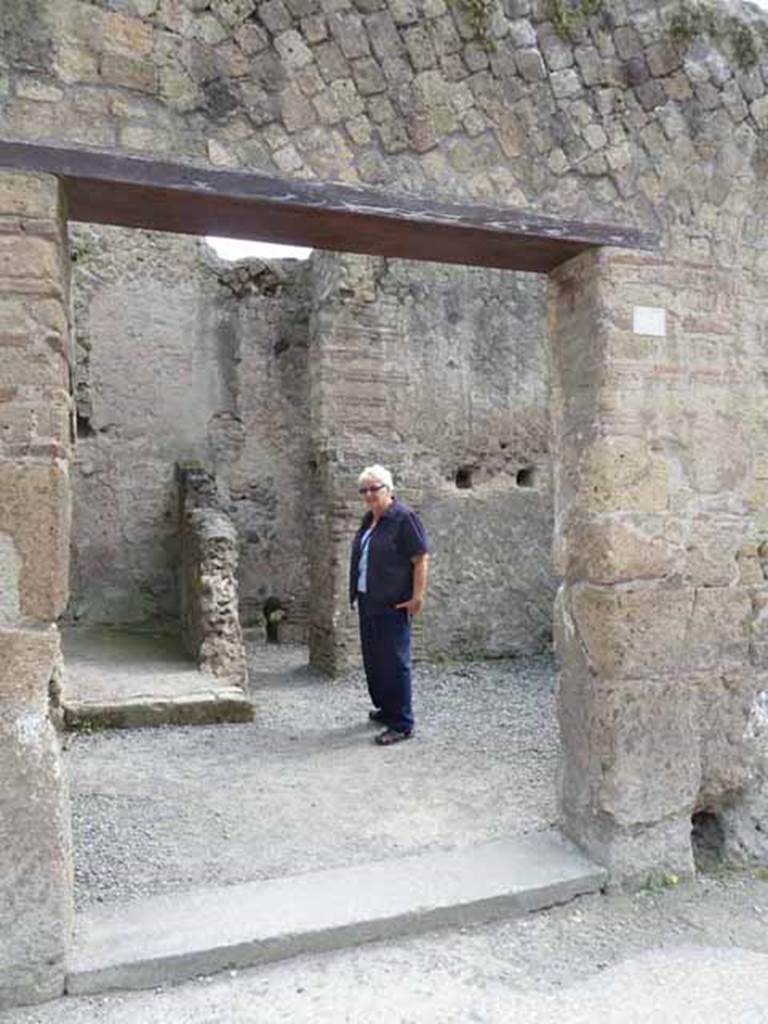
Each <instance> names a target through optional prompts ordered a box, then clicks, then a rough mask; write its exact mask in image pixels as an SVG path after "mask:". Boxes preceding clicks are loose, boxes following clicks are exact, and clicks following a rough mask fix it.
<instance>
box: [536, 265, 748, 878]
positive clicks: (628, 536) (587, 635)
mask: <svg viewBox="0 0 768 1024" xmlns="http://www.w3.org/2000/svg"><path fill="white" fill-rule="evenodd" d="M764 287H765V282H764V281H762V280H759V279H755V278H753V277H751V276H748V275H736V274H733V273H731V272H728V271H723V270H719V269H716V268H712V267H711V266H708V265H706V264H702V263H693V262H688V263H685V262H679V263H673V262H670V261H667V260H664V259H661V258H651V257H643V256H638V255H637V254H634V253H629V252H621V251H619V250H615V251H602V252H600V253H598V254H595V255H588V256H584V257H579V258H578V259H577V260H574V261H572V262H570V263H568V264H566V265H565V266H564V267H562V268H560V269H559V270H558V271H557V272H556V273H555V274H554V275H553V288H552V292H553V296H552V302H553V306H552V319H553V328H554V360H555V368H556V372H555V389H554V390H555V424H556V426H555V430H556V434H557V436H558V441H559V445H558V451H559V455H560V459H559V462H558V467H557V472H556V487H557V504H558V518H557V533H556V540H555V549H556V557H557V562H558V568H559V570H560V572H561V573H562V575H563V580H564V582H563V584H562V586H561V589H560V593H559V596H558V602H557V611H556V616H555V619H556V630H557V634H558V648H559V652H560V657H561V661H562V667H561V680H560V691H559V718H560V728H561V732H562V735H563V756H564V770H563V780H562V786H561V793H560V796H561V814H562V818H563V822H564V823H565V826H566V829H567V830H568V831H569V832H570V833H571V834H572V835H573V836H574V837H575V838H576V839H578V840H579V841H580V842H583V843H584V844H585V845H586V846H587V847H588V848H589V849H591V850H593V851H594V852H595V853H596V854H597V855H598V856H599V858H600V859H601V860H602V861H603V862H604V863H606V864H607V865H608V866H609V867H610V869H611V873H612V875H613V876H614V877H618V878H628V877H637V878H642V877H643V875H644V873H646V872H647V873H653V872H662V871H664V870H667V871H671V872H674V873H681V874H689V873H690V872H691V871H692V868H693V864H692V859H691V843H690V832H691V816H692V814H693V813H694V812H696V811H702V810H705V811H709V812H712V813H716V814H717V815H718V817H719V819H720V822H721V824H722V825H723V827H724V832H725V842H726V847H727V849H728V851H729V852H730V853H731V854H732V855H734V856H735V857H736V858H738V859H744V858H747V859H749V858H753V857H757V858H759V859H763V860H764V859H765V858H766V857H767V856H768V840H766V833H765V830H764V825H765V810H766V793H765V790H764V788H763V786H764V782H765V779H766V777H768V744H767V743H766V738H767V737H768V717H767V716H766V708H765V697H764V694H765V691H766V686H767V685H768V675H766V670H765V657H764V635H765V629H766V625H765V612H764V609H765V605H766V599H767V598H768V587H767V586H766V573H765V567H764V565H763V564H762V563H761V560H760V552H761V551H763V550H764V547H765V543H766V538H767V536H768V535H767V534H766V530H768V521H766V517H765V488H766V468H765V457H764V453H765V448H766V443H767V442H768V432H767V431H768V428H767V427H766V421H765V411H764V410H765V398H766V396H765V393H764V384H763V382H762V381H761V380H758V379H755V376H754V374H753V372H752V370H751V369H750V367H754V366H755V365H757V364H758V363H760V362H761V361H762V360H763V359H764V356H762V355H761V354H760V352H761V349H762V346H763V342H762V337H763V332H764V330H765V324H766V311H765V305H764V300H761V299H760V298H759V296H760V295H761V293H762V292H763V288H764ZM649 303H652V304H653V307H657V309H653V308H650V309H649V308H648V307H649ZM660 313H663V314H664V316H663V318H662V317H661V316H659V314H660ZM656 767H658V770H653V769H654V768H656Z"/></svg>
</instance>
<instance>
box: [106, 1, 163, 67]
mask: <svg viewBox="0 0 768 1024" xmlns="http://www.w3.org/2000/svg"><path fill="white" fill-rule="evenodd" d="M103 27H104V34H103V43H104V48H105V49H106V50H117V51H118V52H122V53H127V54H132V55H134V56H138V57H147V56H149V55H150V54H151V53H152V44H153V41H154V39H153V32H152V26H151V25H150V24H148V23H147V22H146V21H142V20H141V19H140V18H128V17H126V16H125V15H124V14H117V13H112V12H109V13H106V14H105V15H104V20H103Z"/></svg>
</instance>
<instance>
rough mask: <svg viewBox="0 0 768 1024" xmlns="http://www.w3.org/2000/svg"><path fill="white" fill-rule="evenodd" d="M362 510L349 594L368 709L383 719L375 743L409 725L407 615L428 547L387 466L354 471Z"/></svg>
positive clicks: (416, 605)
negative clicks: (354, 612) (357, 618)
mask: <svg viewBox="0 0 768 1024" xmlns="http://www.w3.org/2000/svg"><path fill="white" fill-rule="evenodd" d="M358 483H359V490H360V494H361V496H362V498H363V501H364V503H365V507H366V512H365V515H364V516H363V521H362V523H361V525H360V529H359V530H358V531H357V533H356V534H355V539H354V542H353V544H352V560H351V564H350V572H349V599H350V602H351V603H352V604H354V603H355V601H357V607H358V612H359V615H360V644H361V646H362V649H363V665H364V666H365V677H366V680H367V681H368V692H369V693H370V695H371V701H372V703H373V707H374V710H373V711H371V712H369V715H368V717H369V718H370V719H371V721H372V722H380V723H381V724H382V725H384V726H386V728H385V730H384V732H382V733H380V734H379V735H378V736H377V737H376V739H375V742H376V743H378V744H379V746H382V747H388V746H391V745H392V744H393V743H399V742H400V741H401V740H407V739H409V737H410V736H411V735H412V733H413V711H412V710H411V617H412V616H413V615H418V614H419V612H420V611H421V606H422V603H423V601H424V594H425V591H426V589H427V566H428V562H429V554H428V548H427V538H426V535H425V533H424V527H423V526H422V525H421V523H420V522H419V519H418V517H417V516H416V515H414V513H413V512H411V511H409V510H408V509H407V508H406V507H405V505H403V504H401V503H400V502H399V501H397V499H396V498H395V497H394V495H393V493H392V474H391V473H390V472H389V470H388V469H385V468H384V467H383V466H367V467H366V468H365V469H364V470H363V471H362V473H361V474H360V477H359V479H358Z"/></svg>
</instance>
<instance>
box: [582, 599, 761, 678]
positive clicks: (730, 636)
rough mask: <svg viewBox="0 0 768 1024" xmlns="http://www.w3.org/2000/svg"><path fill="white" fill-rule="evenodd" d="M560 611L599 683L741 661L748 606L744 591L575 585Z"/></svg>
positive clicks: (745, 648)
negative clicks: (601, 679) (602, 679)
mask: <svg viewBox="0 0 768 1024" xmlns="http://www.w3.org/2000/svg"><path fill="white" fill-rule="evenodd" d="M568 612H569V613H570V616H571V621H572V623H573V626H574V628H575V630H576V632H577V634H578V636H579V638H580V642H581V644H582V645H583V648H584V650H585V652H586V657H587V658H588V661H589V664H590V666H591V668H592V669H593V670H594V672H596V673H597V674H598V675H599V676H602V677H605V678H614V679H617V678H625V679H632V678H645V677H647V676H649V675H657V674H663V673H668V672H674V673H678V672H685V671H693V670H696V669H705V668H712V667H714V666H716V665H718V664H724V665H733V664H745V663H746V662H747V660H748V654H749V625H750V620H751V613H752V604H751V600H750V595H749V592H748V591H747V590H746V589H745V588H741V587H711V588H709V587H699V588H694V587H683V586H674V585H660V584H656V583H652V582H651V583H637V584H619V585H615V586H594V585H592V584H576V585H574V586H573V587H572V588H571V591H570V595H569V606H568Z"/></svg>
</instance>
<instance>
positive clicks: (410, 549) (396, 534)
mask: <svg viewBox="0 0 768 1024" xmlns="http://www.w3.org/2000/svg"><path fill="white" fill-rule="evenodd" d="M372 520H373V513H372V512H366V513H365V515H364V516H363V521H362V523H361V524H360V529H359V530H358V531H357V533H356V534H355V539H354V541H353V542H352V558H351V561H350V566H349V600H350V604H354V602H355V598H356V597H357V574H358V569H359V566H360V542H361V540H362V537H363V534H364V533H365V531H366V530H367V529H368V527H369V526H370V525H371V522H372ZM428 552H429V548H428V546H427V535H426V533H425V532H424V527H423V526H422V525H421V521H420V520H419V517H418V516H417V515H416V514H415V513H414V512H411V511H410V509H407V508H406V507H405V505H403V504H401V503H400V502H399V501H397V500H395V501H393V502H392V504H391V505H390V506H389V508H388V509H387V511H386V512H385V513H384V515H383V516H382V517H381V519H380V520H379V524H378V526H377V527H376V529H375V530H374V531H373V533H372V534H371V539H370V541H369V543H368V575H367V580H366V584H367V588H368V589H367V591H366V597H367V599H368V606H369V607H370V609H371V610H372V611H376V610H379V611H385V610H386V609H387V608H391V607H392V606H393V605H396V604H400V603H401V601H409V600H410V599H411V597H413V563H412V562H411V559H412V558H414V557H415V556H416V555H426V554H427V553H428Z"/></svg>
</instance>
